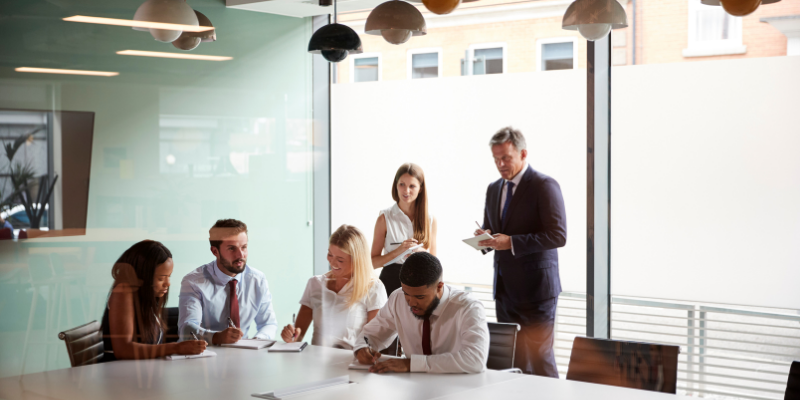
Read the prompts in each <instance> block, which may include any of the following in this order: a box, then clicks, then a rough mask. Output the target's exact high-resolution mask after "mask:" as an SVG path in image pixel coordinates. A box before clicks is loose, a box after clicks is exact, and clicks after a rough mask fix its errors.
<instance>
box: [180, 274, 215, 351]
mask: <svg viewBox="0 0 800 400" xmlns="http://www.w3.org/2000/svg"><path fill="white" fill-rule="evenodd" d="M178 309H179V317H178V327H179V332H180V334H179V336H180V338H179V341H184V340H193V339H194V338H193V337H192V333H194V334H195V335H197V337H198V338H203V340H205V341H206V342H208V343H209V344H211V338H213V337H214V334H215V333H217V331H212V330H210V329H203V328H202V326H201V325H202V319H203V300H202V296H201V295H200V291H199V289H198V288H197V287H196V286H195V285H194V283H192V282H191V281H190V280H188V279H186V278H184V279H183V280H182V281H181V293H180V295H178Z"/></svg>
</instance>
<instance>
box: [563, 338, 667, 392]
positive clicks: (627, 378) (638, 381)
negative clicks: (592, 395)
mask: <svg viewBox="0 0 800 400" xmlns="http://www.w3.org/2000/svg"><path fill="white" fill-rule="evenodd" d="M678 353H680V347H678V346H666V345H660V344H650V343H638V342H623V341H619V340H608V339H593V338H585V337H576V338H575V341H574V342H573V344H572V354H571V355H570V357H569V370H568V371H567V380H572V381H581V382H589V383H600V384H604V385H612V386H621V387H627V388H633V389H643V390H651V391H656V392H663V393H673V394H674V393H675V390H676V385H677V380H678Z"/></svg>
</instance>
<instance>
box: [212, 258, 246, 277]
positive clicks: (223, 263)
mask: <svg viewBox="0 0 800 400" xmlns="http://www.w3.org/2000/svg"><path fill="white" fill-rule="evenodd" d="M238 261H242V266H241V267H237V266H235V265H233V264H234V263H236V262H238ZM218 264H219V265H220V267H222V268H223V269H224V270H226V271H228V272H230V273H232V274H236V275H238V274H241V273H242V272H244V267H245V266H246V265H247V259H246V258H237V259H235V260H233V261H228V260H227V259H225V257H223V256H222V255H221V254H220V256H219V263H218Z"/></svg>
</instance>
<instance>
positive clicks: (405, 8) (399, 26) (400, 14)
mask: <svg viewBox="0 0 800 400" xmlns="http://www.w3.org/2000/svg"><path fill="white" fill-rule="evenodd" d="M364 32H365V33H366V34H368V35H381V36H383V38H384V39H386V41H387V42H389V43H391V44H402V43H405V42H407V41H408V40H409V39H411V36H422V35H425V34H427V33H428V29H427V28H426V26H425V18H423V17H422V13H420V12H419V10H417V8H416V7H414V6H412V5H411V4H408V3H406V2H405V1H402V0H389V1H387V2H385V3H383V4H380V5H379V6H377V7H375V9H374V10H372V12H371V13H369V16H368V17H367V22H366V24H365V25H364Z"/></svg>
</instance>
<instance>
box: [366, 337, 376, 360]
mask: <svg viewBox="0 0 800 400" xmlns="http://www.w3.org/2000/svg"><path fill="white" fill-rule="evenodd" d="M364 343H366V344H367V349H369V350H370V351H372V347H370V345H369V339H367V337H366V336H364ZM376 364H378V360H376V359H375V356H374V355H373V356H372V365H373V366H374V365H376Z"/></svg>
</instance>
